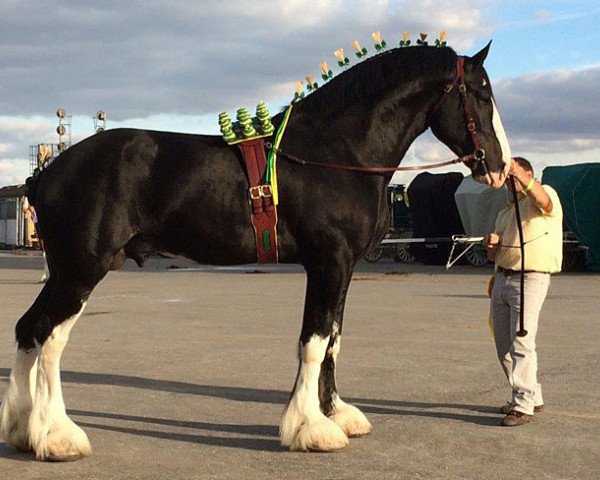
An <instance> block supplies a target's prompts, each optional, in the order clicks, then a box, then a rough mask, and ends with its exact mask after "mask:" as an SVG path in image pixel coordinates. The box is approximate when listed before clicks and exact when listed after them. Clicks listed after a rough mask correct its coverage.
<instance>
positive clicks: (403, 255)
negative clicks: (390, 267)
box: [395, 230, 417, 263]
mask: <svg viewBox="0 0 600 480" xmlns="http://www.w3.org/2000/svg"><path fill="white" fill-rule="evenodd" d="M412 236H413V233H412V231H410V230H407V231H405V232H402V233H401V234H400V236H399V237H398V238H412ZM416 259H417V257H415V256H414V255H413V253H412V252H411V251H410V243H397V244H396V258H395V260H396V261H397V262H402V263H414V261H415V260H416Z"/></svg>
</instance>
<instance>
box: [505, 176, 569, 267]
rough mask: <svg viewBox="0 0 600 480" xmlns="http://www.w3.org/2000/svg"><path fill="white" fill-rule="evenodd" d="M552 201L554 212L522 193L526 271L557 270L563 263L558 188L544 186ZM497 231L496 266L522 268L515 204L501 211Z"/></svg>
mask: <svg viewBox="0 0 600 480" xmlns="http://www.w3.org/2000/svg"><path fill="white" fill-rule="evenodd" d="M542 187H543V188H544V190H546V193H547V194H548V196H549V197H550V200H552V212H550V213H545V212H544V211H543V210H542V209H541V208H538V207H537V206H536V205H535V203H534V202H533V200H532V199H531V198H529V197H528V196H527V195H525V194H519V195H520V199H519V211H520V212H521V220H522V222H523V238H524V241H525V270H533V271H536V272H546V273H557V272H560V269H561V266H562V249H563V244H562V242H563V228H562V226H563V212H562V206H561V205H560V200H559V198H558V194H557V193H556V191H555V190H554V189H553V188H552V187H551V186H549V185H542ZM495 230H496V232H495V233H496V234H498V235H499V236H500V247H499V248H498V251H497V252H496V266H499V267H503V268H507V269H510V270H521V250H520V243H519V230H518V226H517V219H516V215H515V208H514V205H513V203H512V202H511V203H509V204H508V205H507V206H506V207H504V208H503V209H502V210H500V212H499V213H498V218H497V219H496V227H495Z"/></svg>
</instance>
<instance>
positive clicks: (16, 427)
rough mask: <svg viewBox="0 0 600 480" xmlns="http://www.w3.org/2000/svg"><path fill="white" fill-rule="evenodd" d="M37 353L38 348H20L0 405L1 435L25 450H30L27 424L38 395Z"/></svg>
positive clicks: (11, 443)
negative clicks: (36, 391)
mask: <svg viewBox="0 0 600 480" xmlns="http://www.w3.org/2000/svg"><path fill="white" fill-rule="evenodd" d="M37 356H38V352H37V351H36V350H33V351H29V352H26V351H24V350H17V358H16V361H15V366H14V368H13V369H12V371H11V372H10V379H9V384H8V390H7V391H6V393H5V394H4V398H3V399H2V405H1V406H0V438H1V439H3V440H4V441H5V442H6V443H7V444H8V445H12V446H13V447H15V448H17V449H19V450H22V451H24V452H27V451H31V446H30V444H29V437H28V435H27V425H28V422H29V415H30V413H31V408H32V405H33V397H34V395H35V383H36V380H35V379H36V375H37Z"/></svg>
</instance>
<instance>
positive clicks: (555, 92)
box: [493, 66, 600, 152]
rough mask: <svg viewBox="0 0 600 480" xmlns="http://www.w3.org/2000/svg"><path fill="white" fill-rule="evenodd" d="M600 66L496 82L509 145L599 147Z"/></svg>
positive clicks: (538, 148)
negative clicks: (597, 100)
mask: <svg viewBox="0 0 600 480" xmlns="http://www.w3.org/2000/svg"><path fill="white" fill-rule="evenodd" d="M598 85H600V66H594V67H590V68H584V69H571V70H558V71H554V72H545V73H533V74H528V75H524V76H522V77H518V78H511V79H502V80H499V81H497V82H495V83H494V85H493V88H494V94H495V96H496V99H497V103H498V106H499V109H500V112H501V114H502V120H503V123H504V126H505V128H506V131H507V134H508V136H509V139H510V140H511V144H512V145H513V147H515V146H516V147H518V149H520V150H527V151H536V152H566V151H573V150H577V151H585V150H590V149H594V148H598V147H600V110H598V108H597V105H596V99H597V98H598V96H599V95H600V89H599V87H598Z"/></svg>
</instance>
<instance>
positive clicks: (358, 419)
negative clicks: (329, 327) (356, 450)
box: [327, 335, 373, 437]
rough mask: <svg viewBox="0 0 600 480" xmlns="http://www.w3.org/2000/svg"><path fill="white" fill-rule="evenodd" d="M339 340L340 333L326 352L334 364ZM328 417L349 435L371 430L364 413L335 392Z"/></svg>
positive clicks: (356, 435)
mask: <svg viewBox="0 0 600 480" xmlns="http://www.w3.org/2000/svg"><path fill="white" fill-rule="evenodd" d="M341 341H342V337H341V335H337V336H336V337H335V342H334V344H333V346H332V347H331V348H330V349H329V351H328V352H327V354H328V355H331V358H332V359H333V364H334V365H336V362H337V356H338V353H340V347H341ZM329 418H330V419H331V420H333V421H334V422H335V423H337V424H338V425H339V426H340V428H341V429H342V430H343V431H344V432H345V433H346V435H348V436H349V437H364V436H365V435H368V434H369V433H371V430H373V427H372V425H371V422H369V420H367V417H365V414H364V413H362V412H361V411H360V410H359V409H358V408H356V407H355V406H354V405H350V404H348V403H346V402H344V401H343V400H342V399H341V398H340V397H339V395H338V394H337V392H335V393H334V394H333V410H332V412H331V414H330V415H329Z"/></svg>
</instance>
